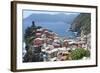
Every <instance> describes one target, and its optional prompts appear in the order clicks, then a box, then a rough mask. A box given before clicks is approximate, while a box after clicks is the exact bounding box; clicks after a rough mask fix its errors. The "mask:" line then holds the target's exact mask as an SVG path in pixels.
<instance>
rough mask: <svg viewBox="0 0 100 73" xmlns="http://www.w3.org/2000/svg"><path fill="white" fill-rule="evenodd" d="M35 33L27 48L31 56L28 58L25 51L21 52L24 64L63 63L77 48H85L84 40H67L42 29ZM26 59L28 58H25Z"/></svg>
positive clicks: (69, 58)
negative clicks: (41, 62)
mask: <svg viewBox="0 0 100 73" xmlns="http://www.w3.org/2000/svg"><path fill="white" fill-rule="evenodd" d="M33 32H35V35H36V38H35V39H33V41H32V44H31V45H30V46H26V44H25V47H24V48H26V49H27V48H28V49H30V50H31V53H32V55H30V56H28V54H27V53H26V52H28V51H29V50H28V51H27V50H26V49H25V50H24V51H23V61H24V62H40V61H64V60H71V57H70V53H71V51H72V50H75V49H77V48H87V42H86V40H81V39H80V38H77V40H74V39H67V38H61V37H59V36H58V34H56V33H54V32H52V31H50V30H48V29H44V28H40V29H37V30H36V31H33ZM26 57H28V58H26Z"/></svg>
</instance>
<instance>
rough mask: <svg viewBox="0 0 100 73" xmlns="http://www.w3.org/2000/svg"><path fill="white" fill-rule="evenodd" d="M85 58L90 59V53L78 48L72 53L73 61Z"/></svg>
mask: <svg viewBox="0 0 100 73" xmlns="http://www.w3.org/2000/svg"><path fill="white" fill-rule="evenodd" d="M83 57H90V51H89V50H85V49H83V48H77V49H75V50H73V51H72V52H71V58H72V60H79V59H82V58H83Z"/></svg>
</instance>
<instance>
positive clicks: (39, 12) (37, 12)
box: [23, 10, 78, 18]
mask: <svg viewBox="0 0 100 73" xmlns="http://www.w3.org/2000/svg"><path fill="white" fill-rule="evenodd" d="M59 13H61V12H57V11H55V12H54V11H46V12H44V11H42V12H41V11H33V10H24V11H23V18H27V17H28V16H30V15H31V14H50V15H56V14H59ZM62 13H64V14H65V15H70V14H78V13H74V12H67V13H66V12H62Z"/></svg>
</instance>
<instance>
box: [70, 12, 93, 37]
mask: <svg viewBox="0 0 100 73" xmlns="http://www.w3.org/2000/svg"><path fill="white" fill-rule="evenodd" d="M70 30H71V31H73V32H77V36H81V35H82V34H83V35H88V34H89V33H90V32H91V14H90V13H80V14H79V15H78V16H77V17H76V19H75V20H74V21H73V23H72V24H71V27H70Z"/></svg>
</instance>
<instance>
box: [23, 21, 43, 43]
mask: <svg viewBox="0 0 100 73" xmlns="http://www.w3.org/2000/svg"><path fill="white" fill-rule="evenodd" d="M40 28H42V27H41V26H36V25H35V22H34V21H33V22H32V25H31V26H30V27H28V28H27V29H26V30H25V34H24V39H25V43H26V44H31V42H32V40H33V39H35V38H36V35H35V32H36V30H37V29H40Z"/></svg>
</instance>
